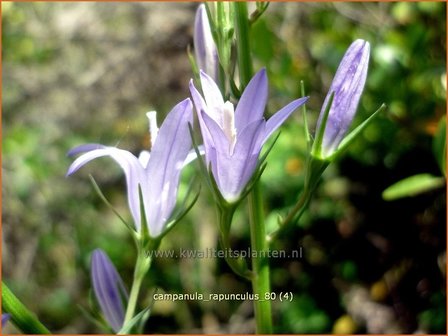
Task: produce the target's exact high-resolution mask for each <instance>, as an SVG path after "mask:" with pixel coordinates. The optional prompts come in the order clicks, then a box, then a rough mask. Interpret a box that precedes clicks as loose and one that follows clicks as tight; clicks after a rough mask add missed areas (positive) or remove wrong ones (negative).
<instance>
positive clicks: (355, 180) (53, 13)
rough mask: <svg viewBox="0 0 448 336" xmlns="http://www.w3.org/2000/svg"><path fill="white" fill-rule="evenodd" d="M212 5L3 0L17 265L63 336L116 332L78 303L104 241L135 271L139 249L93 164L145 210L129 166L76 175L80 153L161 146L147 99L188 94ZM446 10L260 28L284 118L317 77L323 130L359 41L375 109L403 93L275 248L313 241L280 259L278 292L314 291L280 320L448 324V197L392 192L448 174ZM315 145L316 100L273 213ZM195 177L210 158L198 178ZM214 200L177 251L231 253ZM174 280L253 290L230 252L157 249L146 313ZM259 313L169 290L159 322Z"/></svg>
mask: <svg viewBox="0 0 448 336" xmlns="http://www.w3.org/2000/svg"><path fill="white" fill-rule="evenodd" d="M196 6H197V4H194V3H107V4H105V3H88V2H84V3H83V2H81V3H45V2H41V3H13V2H2V21H3V26H2V34H3V35H2V43H3V45H2V47H3V48H2V50H3V55H2V57H3V71H2V74H3V78H2V81H3V83H2V84H3V92H2V98H3V101H2V111H3V116H2V119H3V125H2V131H3V139H2V141H3V147H2V162H3V167H2V176H3V187H2V195H3V203H2V210H3V218H2V222H3V247H2V251H3V255H2V262H3V275H2V276H3V279H4V280H6V282H7V283H8V285H9V286H10V288H11V289H12V290H13V291H14V292H15V293H16V295H17V296H18V297H19V298H20V299H21V300H22V301H23V302H24V303H25V304H26V305H27V306H28V307H29V308H30V309H31V310H33V311H35V312H36V313H37V315H38V316H39V318H40V319H41V320H42V321H43V322H44V323H45V325H46V326H48V327H49V329H51V330H52V331H54V332H57V333H91V332H97V331H99V330H97V329H95V328H96V327H95V326H94V325H93V324H91V322H90V321H89V320H88V319H86V317H85V316H84V315H83V314H82V313H81V310H80V309H79V308H78V306H83V307H88V305H89V295H90V294H89V292H90V287H91V286H90V280H89V278H88V275H89V270H88V266H89V258H90V253H91V251H93V250H94V249H95V248H97V247H100V248H102V249H104V250H105V251H106V252H107V253H108V255H109V256H110V258H111V259H112V260H113V262H114V264H115V266H116V267H117V269H118V270H119V272H120V274H121V276H122V277H123V279H124V281H125V282H126V283H127V284H128V285H130V279H131V277H132V270H133V263H134V259H135V251H134V247H133V245H132V240H131V239H130V237H129V235H128V233H127V231H126V229H125V228H124V227H123V225H122V224H121V223H120V221H119V220H118V219H117V218H116V217H115V216H114V215H113V213H111V211H110V210H108V209H107V207H105V206H104V205H103V204H102V203H101V201H100V200H99V198H98V196H97V195H96V194H95V192H94V191H93V188H92V186H91V185H90V183H89V179H88V174H92V175H93V176H94V177H95V179H96V181H97V182H98V184H99V185H100V186H101V188H102V191H103V193H104V194H105V195H106V196H107V197H108V199H109V200H110V201H111V202H112V203H113V204H114V205H115V206H116V207H117V209H118V210H119V211H120V213H122V214H123V215H124V216H127V217H130V216H129V211H128V209H127V202H126V199H125V193H124V190H125V189H124V181H123V176H122V174H121V172H120V170H119V168H117V167H116V166H115V165H114V164H113V163H112V162H111V161H108V160H107V159H104V160H101V161H100V160H98V162H94V163H91V164H89V165H88V166H86V167H85V168H83V169H82V170H81V171H80V172H79V173H77V174H76V175H75V176H73V177H70V178H68V179H66V178H65V177H64V175H65V172H66V169H67V167H68V165H69V163H70V159H68V158H66V152H67V150H68V149H70V148H71V147H73V146H75V145H79V144H82V143H87V142H100V143H104V144H109V145H118V146H119V147H121V148H125V149H129V150H131V151H133V152H134V153H138V151H139V150H141V149H143V148H145V147H147V146H148V144H149V139H148V136H147V120H146V117H145V112H146V111H148V110H151V109H156V110H158V111H159V112H160V115H159V118H160V119H159V121H161V120H162V117H163V115H164V114H165V113H166V112H168V111H169V109H170V108H171V107H172V106H174V104H175V103H177V102H178V101H180V100H181V99H183V98H185V97H186V96H187V95H188V81H189V79H190V77H191V76H192V73H191V70H190V66H189V62H188V57H187V54H186V49H187V46H188V45H189V44H191V40H192V38H191V36H192V27H193V16H194V10H195V8H196ZM445 14H446V4H445V3H441V2H439V3H436V2H424V3H423V2H421V3H419V2H417V3H408V2H395V3H343V2H338V3H272V4H271V5H270V6H269V8H268V10H267V11H266V13H265V14H264V15H263V16H262V17H261V18H260V19H259V20H258V21H257V22H256V23H255V24H254V25H253V27H252V39H251V43H252V49H253V55H254V57H255V65H256V68H259V67H261V66H266V67H267V70H268V74H269V81H270V98H271V99H270V101H269V103H268V107H269V110H268V113H269V112H274V111H276V110H277V109H278V108H279V107H281V106H283V105H285V104H286V103H287V102H289V101H291V100H292V99H294V98H297V97H299V96H300V88H299V81H300V80H304V82H305V86H306V93H307V95H310V102H309V104H308V106H307V108H308V117H309V124H310V126H311V128H314V125H315V121H316V119H317V114H318V112H319V111H320V108H321V104H322V102H323V99H324V97H325V95H326V90H327V89H328V87H329V86H330V83H331V79H332V76H333V74H334V72H335V70H336V68H337V65H338V62H339V61H340V59H341V57H342V55H343V53H344V51H345V49H346V48H347V46H348V45H349V44H350V43H351V42H352V41H353V40H354V39H356V38H363V39H366V40H368V41H369V42H370V43H371V48H372V55H371V62H370V69H369V75H368V78H367V84H366V89H365V93H364V95H363V97H362V99H361V104H360V107H359V109H358V116H357V117H356V120H355V123H359V122H360V121H361V120H363V119H365V118H366V117H367V116H369V115H370V114H371V113H372V112H373V111H374V110H376V108H377V107H378V106H379V105H380V104H381V103H383V102H384V103H386V104H387V105H388V110H387V112H386V113H384V114H383V116H382V117H380V118H378V119H377V120H376V121H375V123H374V124H373V125H371V126H370V127H369V128H368V129H367V130H366V131H365V132H364V133H363V136H362V137H361V139H360V140H359V141H357V142H356V143H355V144H354V145H353V146H352V147H351V148H350V149H349V151H348V152H347V153H346V155H345V156H344V158H343V159H341V160H340V161H339V162H337V163H336V164H335V165H332V166H331V167H330V168H329V169H328V170H327V172H326V173H325V175H324V178H323V181H322V183H321V184H320V186H319V188H318V190H317V192H316V197H315V198H314V199H313V201H312V202H311V204H310V209H309V211H307V212H306V213H305V214H304V216H303V217H302V219H301V221H300V223H298V226H297V227H296V228H294V229H293V230H290V231H289V232H287V234H285V235H283V236H281V237H280V239H279V240H278V241H277V242H275V243H274V245H273V246H272V248H275V249H281V250H286V251H292V250H296V249H298V248H299V247H301V248H302V252H303V254H302V257H301V258H295V259H287V258H286V259H271V260H270V262H271V268H272V270H271V279H272V287H273V288H272V289H273V291H274V292H276V293H279V292H285V291H288V292H292V293H293V294H294V299H293V301H292V302H280V301H279V300H276V301H275V302H274V303H273V304H274V306H273V307H274V317H275V325H276V330H275V331H276V332H279V333H331V332H334V333H352V332H357V333H384V332H392V333H402V332H405V333H413V332H417V331H421V332H424V333H445V332H446V330H445V316H446V313H445V312H446V307H445V302H446V300H445V298H446V292H445V284H446V279H445V277H446V274H445V265H446V252H445V247H446V240H445V237H446V228H445V223H446V196H445V191H444V190H443V189H438V190H433V191H431V192H429V193H425V194H421V195H419V196H416V197H413V198H404V199H400V200H397V201H392V202H384V201H383V200H382V198H381V194H382V191H383V190H384V189H386V187H388V186H390V185H392V184H393V183H395V182H397V181H399V180H401V179H403V178H405V177H408V176H412V175H416V174H423V173H425V174H432V175H434V176H441V175H442V174H441V170H440V168H439V166H438V164H439V163H440V159H439V157H440V156H435V155H434V152H433V149H432V143H433V138H434V135H435V134H436V130H437V125H438V123H439V120H440V118H441V117H442V116H444V115H445V111H446V99H445V97H446V64H445V54H446V44H445V41H446V31H445V27H446V17H445ZM441 143H442V144H443V141H442V142H441ZM438 146H439V147H438V148H440V144H439V145H438ZM436 151H437V153H439V152H441V151H440V150H439V149H437V150H436ZM305 155H306V144H305V139H304V137H303V125H302V117H301V112H296V113H295V115H294V116H293V117H292V118H291V119H290V120H289V121H288V122H287V123H286V125H285V126H284V127H282V131H281V135H280V137H279V139H278V141H277V143H276V144H275V147H274V149H273V150H272V152H271V153H270V154H269V157H268V166H267V169H266V171H265V173H264V175H263V177H262V183H263V188H264V197H265V207H266V213H270V214H271V215H270V216H269V218H268V225H270V226H275V225H276V223H277V214H278V213H280V214H284V213H285V212H286V211H287V209H288V208H289V207H290V206H292V205H293V203H294V201H295V200H296V199H297V197H298V194H299V192H300V188H301V187H302V185H303V170H304V164H305V161H304V160H305ZM438 161H439V162H438ZM195 175H197V172H196V167H195V166H194V165H192V166H191V167H189V168H188V170H187V171H186V172H185V173H184V176H183V177H184V178H183V184H182V185H181V189H182V190H186V188H187V185H188V183H189V181H190V180H191V178H192V177H193V176H195ZM210 200H211V197H209V195H208V193H207V191H206V188H203V192H202V195H201V197H200V199H199V201H198V203H197V204H196V206H195V207H194V208H193V210H192V212H191V213H190V214H189V215H188V216H187V217H186V219H185V220H184V222H183V223H181V224H180V225H178V226H177V227H176V228H175V229H174V230H173V231H172V233H170V235H169V236H168V237H167V238H166V239H165V240H164V241H163V243H162V246H161V249H163V250H167V249H174V250H175V251H177V250H178V249H179V248H180V247H182V248H184V249H196V250H201V249H202V250H203V249H205V248H213V247H216V246H217V241H216V237H217V235H216V230H217V228H216V224H215V213H214V208H213V204H211V203H210ZM241 210H242V211H240V212H238V213H237V215H236V218H235V223H234V227H232V234H233V235H234V242H233V243H234V246H235V249H245V248H246V247H247V245H248V242H249V239H248V234H249V229H248V225H247V224H246V223H247V215H246V212H245V211H244V210H245V209H244V208H242V209H241ZM154 286H157V287H158V288H159V292H163V291H167V292H171V293H194V292H199V293H204V295H207V294H208V293H235V292H241V293H244V292H250V284H248V283H246V282H245V281H243V280H241V279H239V278H237V277H236V276H234V275H233V273H232V272H231V270H229V269H228V267H227V265H226V264H225V262H224V261H223V260H221V259H188V258H187V259H173V258H159V259H157V260H155V262H154V265H153V267H152V269H151V270H150V273H149V275H148V276H147V278H146V279H145V283H144V286H143V288H144V290H143V291H142V293H143V294H142V299H143V302H142V305H141V307H140V308H144V307H145V306H146V305H148V304H149V303H150V302H151V298H150V294H151V293H152V291H151V289H152V288H153V287H154ZM374 312H375V314H374ZM252 315H253V313H252V303H251V302H238V301H222V302H205V301H178V302H169V301H159V302H155V304H154V307H153V312H152V316H151V318H150V320H149V321H150V322H149V323H148V325H147V326H146V332H149V333H173V332H187V333H192V332H193V333H195V332H199V333H202V332H208V333H211V332H235V333H241V332H243V333H244V332H253V321H252ZM374 316H376V318H374ZM7 328H8V329H6V330H7V332H14V331H15V330H14V328H13V327H12V326H11V325H8V326H7Z"/></svg>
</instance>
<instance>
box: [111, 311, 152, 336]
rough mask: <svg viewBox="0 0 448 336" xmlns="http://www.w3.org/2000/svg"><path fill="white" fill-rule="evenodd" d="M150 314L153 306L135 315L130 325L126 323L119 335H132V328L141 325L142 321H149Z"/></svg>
mask: <svg viewBox="0 0 448 336" xmlns="http://www.w3.org/2000/svg"><path fill="white" fill-rule="evenodd" d="M150 313H151V306H149V307H146V308H145V309H143V310H142V311H141V312H140V313H138V314H137V315H135V316H134V317H133V318H132V319H131V320H130V321H129V322H128V323H126V324H125V325H124V326H123V328H121V330H120V331H119V332H118V335H126V334H130V333H131V330H132V328H133V327H134V326H137V324H140V322H141V321H144V320H147V319H148V317H149V314H150Z"/></svg>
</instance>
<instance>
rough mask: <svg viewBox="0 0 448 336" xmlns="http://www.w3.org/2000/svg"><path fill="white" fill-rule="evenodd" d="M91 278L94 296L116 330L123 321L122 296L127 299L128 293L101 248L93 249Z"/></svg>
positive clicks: (116, 330)
mask: <svg viewBox="0 0 448 336" xmlns="http://www.w3.org/2000/svg"><path fill="white" fill-rule="evenodd" d="M91 279H92V286H93V290H94V293H95V296H96V298H97V301H98V303H99V305H100V307H101V310H102V312H103V314H104V317H105V318H106V320H107V322H109V325H110V326H111V327H112V329H113V330H114V331H115V332H118V331H119V330H120V329H121V327H122V326H123V322H124V315H125V310H124V306H123V298H125V299H127V298H128V294H127V291H126V289H125V287H124V284H123V281H122V280H121V278H120V275H119V274H118V272H117V270H116V269H115V267H114V265H113V264H112V262H111V261H110V259H109V258H108V256H107V255H106V254H105V253H104V252H103V251H102V250H101V249H96V250H95V251H93V254H92V261H91Z"/></svg>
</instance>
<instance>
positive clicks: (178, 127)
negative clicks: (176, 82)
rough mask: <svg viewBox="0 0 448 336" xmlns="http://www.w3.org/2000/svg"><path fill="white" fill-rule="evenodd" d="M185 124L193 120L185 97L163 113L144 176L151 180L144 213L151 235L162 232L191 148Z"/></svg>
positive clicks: (174, 202) (189, 102)
mask: <svg viewBox="0 0 448 336" xmlns="http://www.w3.org/2000/svg"><path fill="white" fill-rule="evenodd" d="M189 123H191V124H192V123H193V106H192V103H191V100H190V99H185V100H184V101H182V102H180V103H179V104H177V105H176V106H175V107H174V108H173V109H172V111H171V112H170V113H169V114H168V115H167V117H166V118H165V121H164V122H163V124H162V126H161V127H160V129H159V134H158V136H157V139H156V141H155V143H154V146H153V147H152V151H151V157H150V159H149V162H148V166H147V168H146V176H147V179H148V180H150V181H151V182H150V185H149V186H150V190H149V191H148V206H149V209H150V211H149V212H147V216H148V225H149V229H150V234H151V236H153V237H155V236H158V235H159V234H160V233H161V232H162V230H163V227H164V224H165V223H166V221H167V220H168V219H169V216H170V215H171V212H172V210H173V208H174V205H175V204H176V197H177V188H178V185H179V177H180V172H181V169H182V167H183V163H184V161H185V159H186V157H187V155H188V152H189V151H190V149H191V137H190V131H189V128H188V124H189Z"/></svg>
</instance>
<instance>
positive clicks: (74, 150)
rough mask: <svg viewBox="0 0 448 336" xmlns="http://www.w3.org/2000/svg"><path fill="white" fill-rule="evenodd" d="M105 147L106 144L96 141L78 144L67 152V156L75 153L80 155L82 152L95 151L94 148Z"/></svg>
mask: <svg viewBox="0 0 448 336" xmlns="http://www.w3.org/2000/svg"><path fill="white" fill-rule="evenodd" d="M103 148H106V146H104V145H101V144H96V143H90V144H85V145H81V146H77V147H75V148H72V149H70V150H69V151H68V152H67V156H74V155H78V154H81V153H85V152H90V151H93V150H94V149H103Z"/></svg>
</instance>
